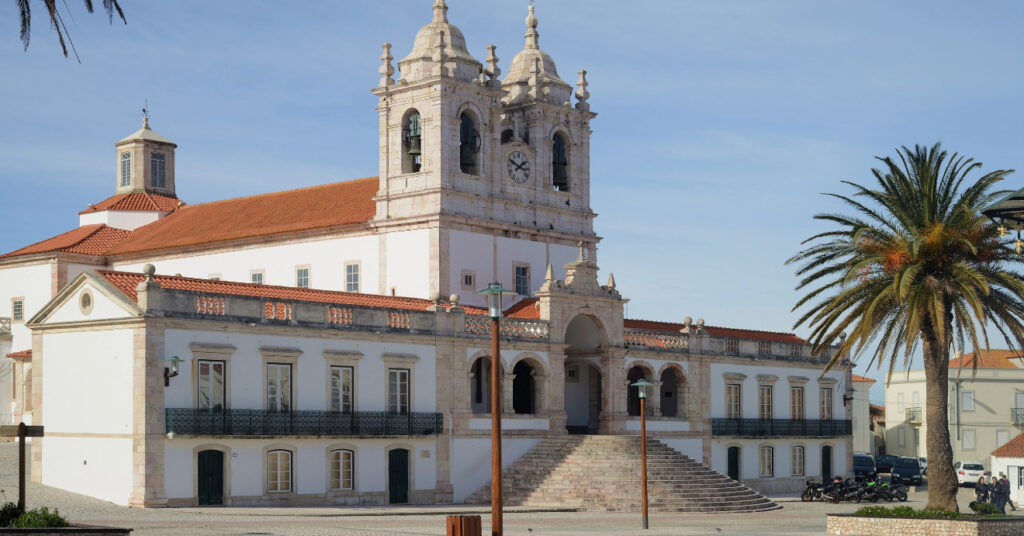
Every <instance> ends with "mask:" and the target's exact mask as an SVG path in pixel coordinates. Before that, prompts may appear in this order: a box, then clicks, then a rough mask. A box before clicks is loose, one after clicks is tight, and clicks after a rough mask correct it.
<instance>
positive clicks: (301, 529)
mask: <svg viewBox="0 0 1024 536" xmlns="http://www.w3.org/2000/svg"><path fill="white" fill-rule="evenodd" d="M0 489H3V490H4V495H5V496H6V499H7V500H14V501H16V500H17V494H18V463H17V447H16V445H15V444H13V443H0ZM27 492H28V506H29V508H35V507H38V506H44V505H45V506H49V507H51V508H53V507H56V508H58V509H59V510H60V512H61V513H62V514H64V515H65V516H66V517H67V518H68V519H70V520H71V521H73V522H75V523H82V524H91V525H109V526H117V527H130V528H132V529H134V531H133V533H132V534H133V535H134V536H164V535H196V536H384V535H397V536H402V535H416V536H443V535H444V533H445V530H444V521H445V516H446V515H448V514H451V513H455V512H458V513H474V514H479V515H481V517H482V518H483V521H484V534H488V533H489V532H488V531H489V526H490V525H489V523H490V513H489V510H488V508H486V507H483V508H481V507H463V506H461V505H447V506H431V507H415V508H413V507H409V508H401V507H395V508H160V509H139V508H126V507H122V506H116V505H113V504H111V503H108V502H104V501H100V500H97V499H92V498H89V497H85V496H82V495H78V494H75V493H70V492H66V491H62V490H59V489H56V488H51V487H48V486H43V485H40V484H33V483H31V482H29V485H28V490H27ZM960 499H961V505H962V506H961V508H962V509H966V508H967V503H968V502H969V501H970V500H972V499H973V490H971V489H969V488H964V489H962V490H961V492H960ZM776 500H777V501H779V503H780V504H781V505H782V506H783V508H782V509H781V510H775V511H771V512H764V513H758V514H729V515H716V514H660V513H652V515H651V517H650V525H651V529H650V530H647V531H644V530H641V529H640V516H639V515H638V514H635V513H629V514H619V513H593V512H587V513H582V512H580V513H577V512H536V511H530V512H517V511H511V512H506V513H505V517H504V519H505V533H506V534H508V535H509V536H527V535H529V536H569V535H589V534H602V535H603V534H607V535H616V536H640V535H643V536H677V535H705V534H713V535H737V536H738V535H743V536H755V535H765V536H775V535H811V534H814V535H822V534H824V532H825V515H824V514H825V513H828V512H835V513H840V512H852V511H854V510H856V509H857V508H858V507H859V506H861V505H853V504H838V505H832V504H825V503H801V502H799V500H798V499H796V498H793V497H782V498H777V499H776ZM925 501H926V496H925V493H924V492H913V493H911V499H910V502H908V503H907V504H909V505H911V506H915V507H921V506H923V505H924V503H925ZM1017 513H1020V514H1024V509H1022V510H1020V511H1018V512H1017Z"/></svg>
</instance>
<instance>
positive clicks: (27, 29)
mask: <svg viewBox="0 0 1024 536" xmlns="http://www.w3.org/2000/svg"><path fill="white" fill-rule="evenodd" d="M17 1H18V14H19V15H20V16H21V42H22V43H24V44H25V50H28V42H29V37H30V35H31V32H32V6H31V5H30V4H29V0H17ZM84 2H85V9H86V11H88V12H89V13H92V12H93V8H92V0H84ZM43 5H44V6H45V7H46V11H47V13H49V15H50V26H51V27H52V28H53V29H54V30H56V31H57V39H58V40H59V41H60V48H61V49H62V50H63V51H64V57H65V58H66V57H68V47H67V45H66V44H65V43H64V34H67V36H68V42H69V43H70V44H71V50H73V51H74V50H75V43H74V42H72V41H71V34H70V33H68V28H67V26H65V25H64V19H63V18H62V17H61V16H60V12H58V11H57V0H43ZM64 8H65V9H67V3H65V4H64ZM103 9H104V10H106V12H107V17H108V18H109V19H110V23H111V24H113V23H114V12H115V11H116V12H117V16H118V17H121V20H122V21H124V23H125V24H128V21H127V20H125V18H124V11H121V6H120V4H118V3H117V0H103ZM61 28H63V31H62V30H61ZM75 57H76V58H77V57H78V52H77V51H75ZM79 61H81V60H79Z"/></svg>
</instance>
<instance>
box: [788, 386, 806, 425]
mask: <svg viewBox="0 0 1024 536" xmlns="http://www.w3.org/2000/svg"><path fill="white" fill-rule="evenodd" d="M789 392H790V398H791V399H792V402H793V404H792V405H793V408H792V410H793V417H792V418H793V419H796V420H803V418H804V388H803V387H790V389H789Z"/></svg>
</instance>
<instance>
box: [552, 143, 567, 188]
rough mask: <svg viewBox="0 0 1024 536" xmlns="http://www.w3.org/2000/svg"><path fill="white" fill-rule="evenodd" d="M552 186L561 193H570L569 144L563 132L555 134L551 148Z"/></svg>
mask: <svg viewBox="0 0 1024 536" xmlns="http://www.w3.org/2000/svg"><path fill="white" fill-rule="evenodd" d="M551 186H552V187H554V189H555V190H558V191H559V192H568V191H569V143H568V141H567V140H566V139H565V135H564V134H562V133H561V132H558V133H556V134H555V137H554V143H553V144H552V147H551Z"/></svg>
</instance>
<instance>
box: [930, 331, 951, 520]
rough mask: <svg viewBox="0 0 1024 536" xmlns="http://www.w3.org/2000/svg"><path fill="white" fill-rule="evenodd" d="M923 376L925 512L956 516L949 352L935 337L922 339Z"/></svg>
mask: <svg viewBox="0 0 1024 536" xmlns="http://www.w3.org/2000/svg"><path fill="white" fill-rule="evenodd" d="M921 348H922V350H923V351H924V376H925V425H926V426H927V427H928V429H927V431H926V435H925V446H926V448H927V451H928V508H939V509H942V510H948V511H950V512H959V511H960V509H959V507H958V506H957V502H956V494H957V491H958V490H959V485H958V483H957V480H956V472H954V471H953V447H952V445H951V444H950V442H949V351H948V350H946V346H945V345H943V344H940V343H938V342H937V341H936V340H935V337H928V336H927V335H925V336H922V337H921Z"/></svg>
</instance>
